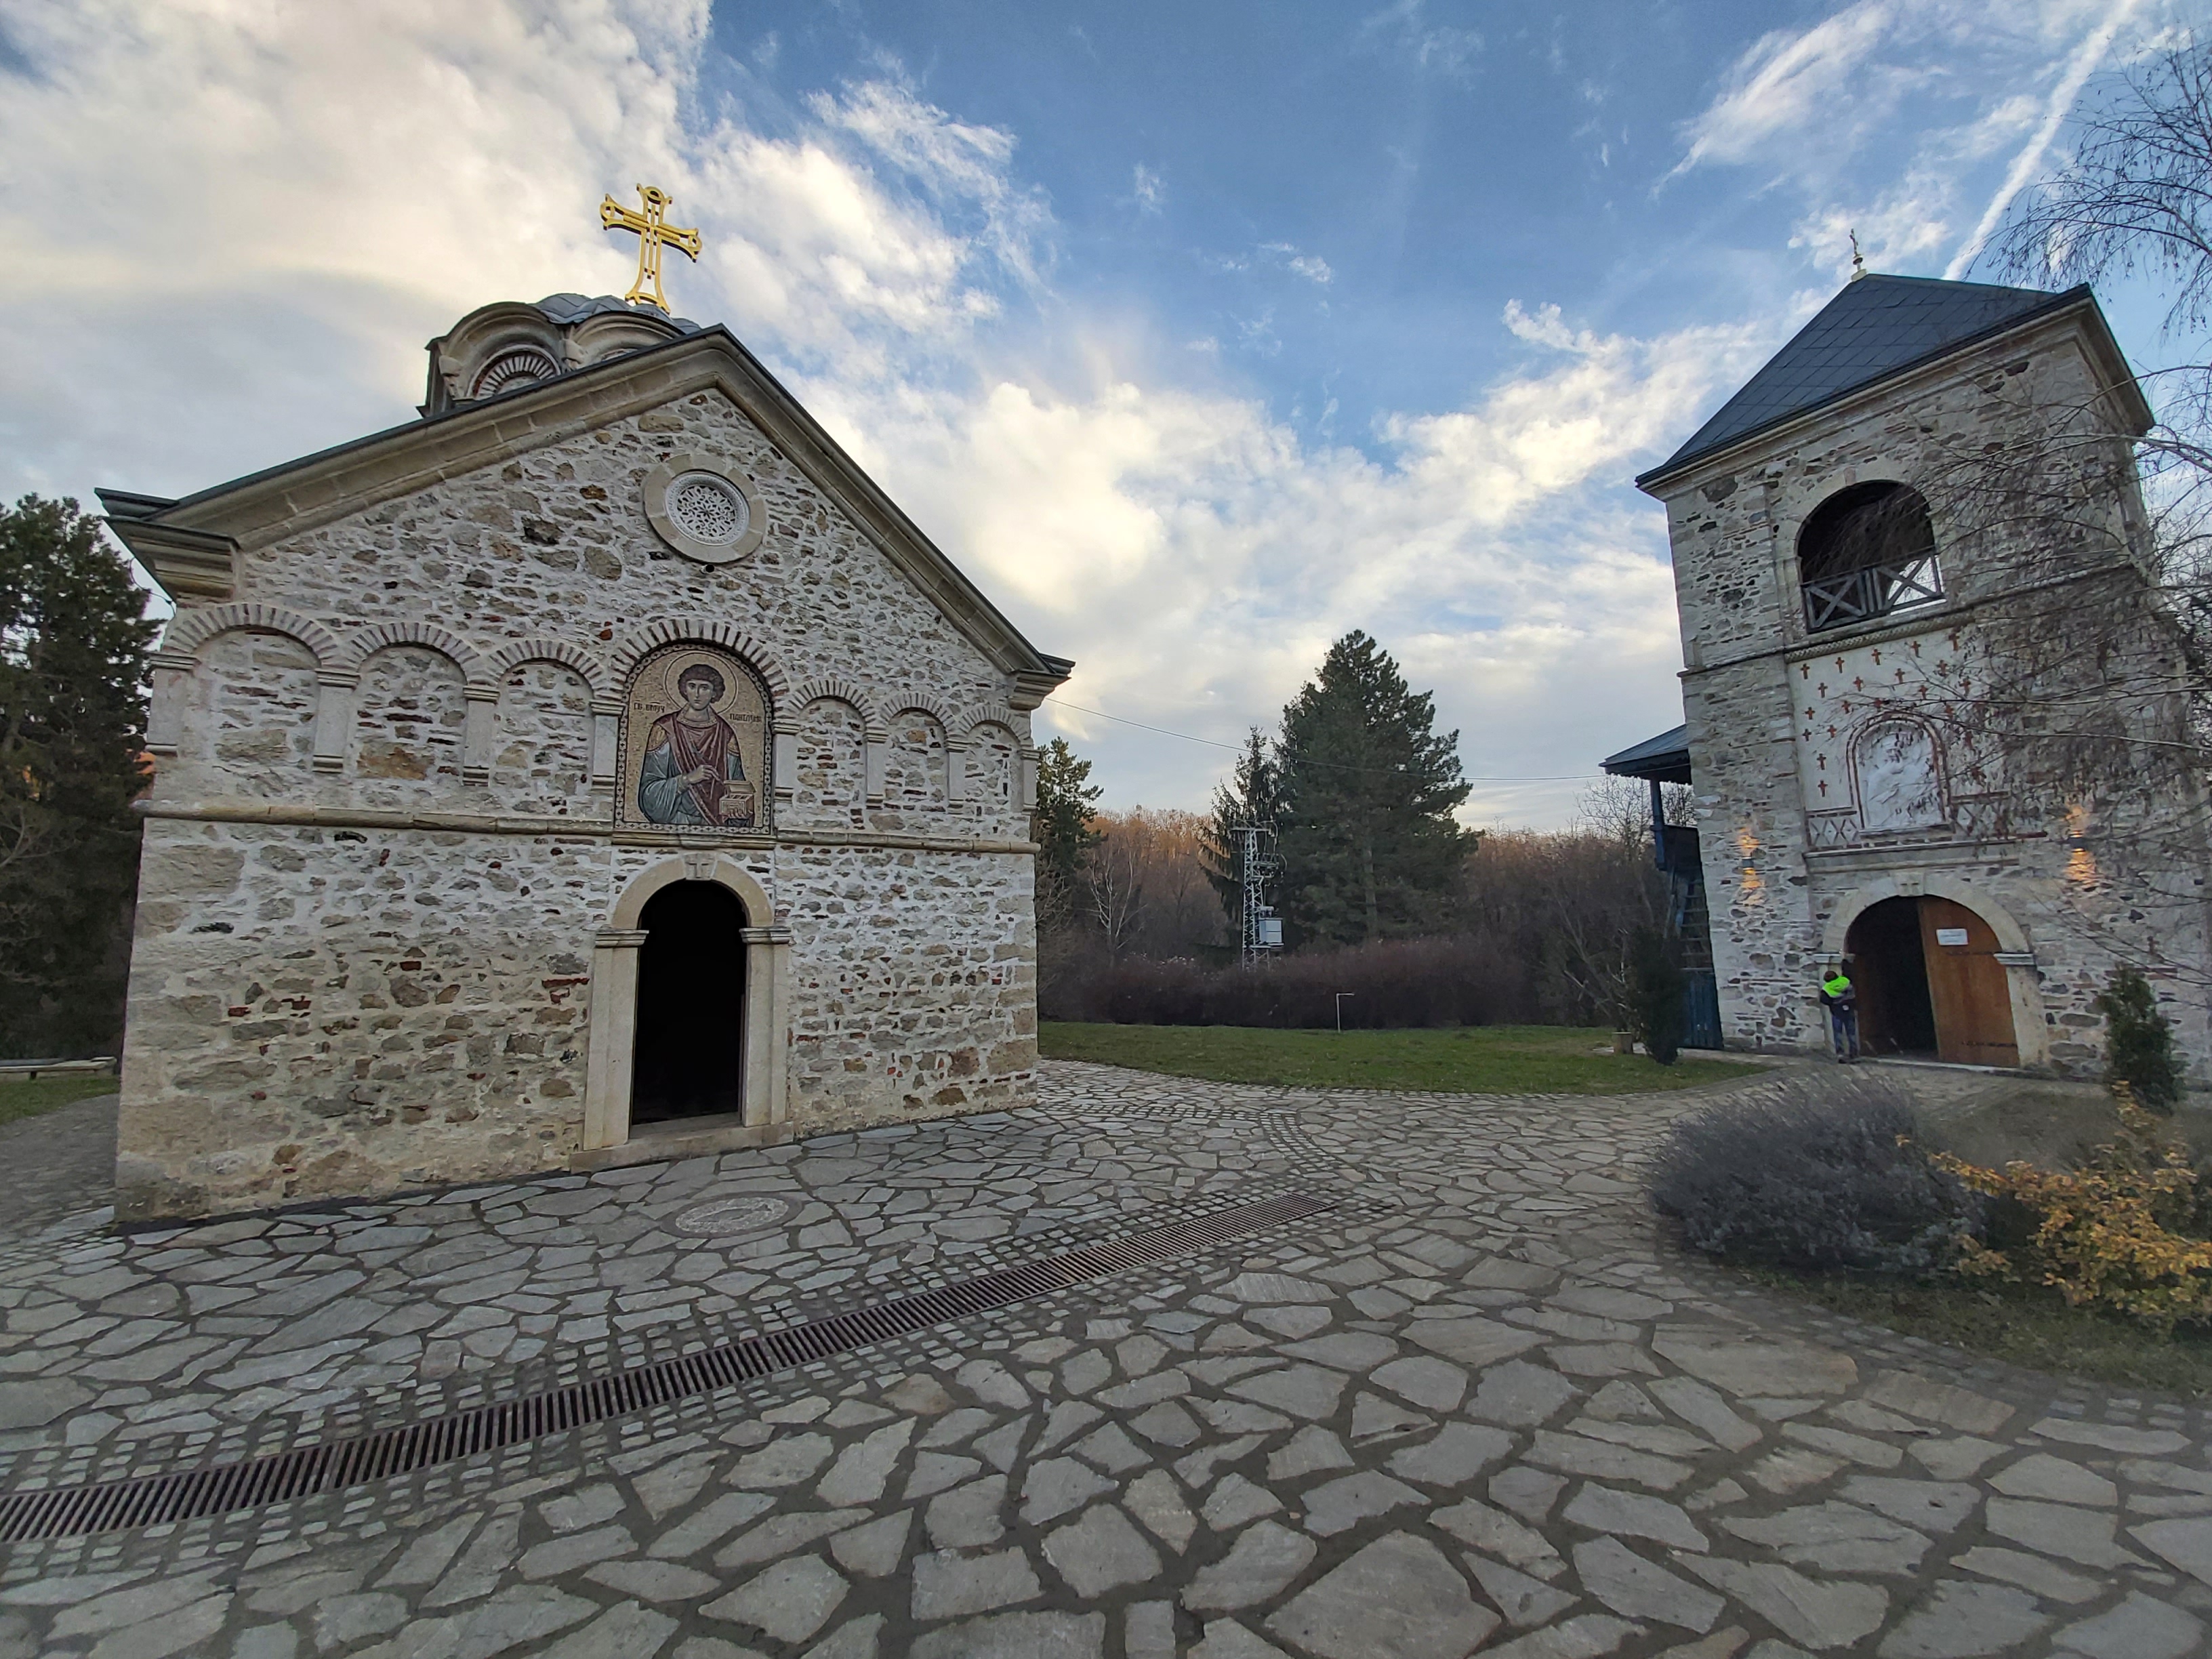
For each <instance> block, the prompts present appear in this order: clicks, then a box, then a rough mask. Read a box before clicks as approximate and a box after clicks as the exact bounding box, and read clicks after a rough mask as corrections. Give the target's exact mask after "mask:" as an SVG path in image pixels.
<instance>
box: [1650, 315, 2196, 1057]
mask: <svg viewBox="0 0 2212 1659" xmlns="http://www.w3.org/2000/svg"><path fill="white" fill-rule="evenodd" d="M2150 423H2151V414H2150V410H2149V409H2148V405H2147V404H2146V403H2145V401H2144V398H2143V395H2142V391H2141V390H2140V388H2139V387H2138V386H2137V385H2136V380H2135V378H2134V376H2133V374H2131V373H2130V370H2129V368H2128V366H2127V363H2126V361H2125V359H2124V357H2123V356H2122V355H2121V353H2120V350H2119V349H2118V345H2117V344H2116V343H2115V342H2114V340H2113V338H2112V332H2111V331H2110V329H2109V328H2108V327H2107V325H2106V322H2105V320H2104V318H2103V316H2102V314H2101V313H2100V311H2099V309H2098V307H2097V303H2096V301H2095V299H2094V297H2093V295H2091V294H2090V293H2089V291H2088V290H2087V289H2073V290H2070V291H2069V292H2066V293H2063V294H2050V293H2041V292H2036V291H2032V290H2027V289H2011V288H2000V287H1993V286H1989V285H1986V284H1981V283H1954V282H1942V281H1935V280H1931V279H1927V278H1919V277H1907V276H1877V275H1862V276H1859V277H1857V278H1855V279H1854V280H1853V281H1852V282H1851V283H1850V284H1849V285H1847V286H1846V287H1845V288H1844V290H1843V291H1842V292H1841V293H1840V294H1838V295H1837V296H1836V297H1835V298H1834V299H1833V300H1832V301H1830V302H1829V303H1828V304H1827V305H1826V307H1824V308H1823V309H1822V310H1821V311H1820V313H1819V314H1818V315H1816V316H1815V317H1814V319H1812V321H1811V322H1809V323H1808V324H1807V325H1805V327H1804V328H1803V329H1802V331H1800V332H1799V333H1798V334H1797V336H1796V337H1795V338H1794V339H1792V340H1791V341H1790V343H1788V344H1787V345H1786V346H1784V348H1783V349H1782V350H1781V351H1780V352H1779V353H1778V354H1777V355H1776V356H1775V357H1774V358H1773V360H1772V361H1771V362H1769V363H1768V364H1767V365H1766V366H1765V368H1762V369H1760V370H1759V373H1758V374H1756V375H1754V376H1753V378H1752V380H1750V381H1749V382H1748V383H1747V385H1746V386H1744V387H1743V388H1742V389H1741V391H1739V392H1737V393H1736V394H1735V396H1734V397H1732V398H1729V401H1728V402H1727V403H1726V404H1724V405H1723V407H1722V408H1721V409H1720V410H1718V411H1717V413H1716V414H1715V415H1714V416H1712V418H1711V419H1710V420H1709V421H1707V422H1705V425H1704V426H1703V427H1701V428H1699V430H1698V431H1697V433H1696V434H1694V435H1692V437H1691V438H1690V439H1689V441H1687V442H1686V443H1685V444H1684V445H1683V446H1682V447H1681V448H1680V450H1678V451H1677V452H1676V453H1674V455H1673V456H1671V457H1670V458H1669V459H1668V460H1667V461H1666V462H1665V463H1664V464H1663V465H1661V466H1658V467H1656V468H1655V469H1653V470H1652V471H1650V472H1648V473H1646V474H1644V476H1643V477H1640V478H1638V480H1637V483H1638V487H1639V488H1641V489H1644V491H1645V492H1646V493H1647V494H1650V495H1653V496H1655V497H1656V498H1657V499H1658V500H1660V501H1663V502H1664V503H1665V504H1666V507H1667V515H1668V537H1669V540H1670V543H1671V545H1672V549H1673V553H1674V578H1675V594H1676V602H1677V606H1678V609H1679V612H1680V623H1681V632H1682V648H1683V658H1684V662H1685V664H1686V667H1685V671H1684V673H1683V676H1682V687H1683V702H1684V709H1685V714H1686V721H1687V732H1686V739H1687V750H1688V757H1689V762H1690V771H1691V775H1692V782H1693V787H1694V789H1695V793H1696V797H1697V827H1698V829H1699V842H1700V845H1701V848H1702V854H1703V861H1704V877H1705V889H1706V891H1707V893H1708V894H1709V896H1710V903H1711V915H1712V922H1713V934H1714V939H1713V952H1714V958H1715V969H1716V974H1717V984H1718V993H1719V1001H1720V1008H1721V1016H1722V1023H1723V1027H1724V1029H1725V1033H1726V1036H1727V1040H1728V1042H1729V1044H1730V1045H1731V1046H1741V1047H1746V1048H1778V1049H1813V1050H1818V1049H1821V1048H1825V1046H1826V1036H1825V1030H1824V1027H1823V1024H1822V1021H1821V1018H1820V1009H1819V1006H1818V1004H1817V1000H1816V999H1815V995H1814V987H1815V981H1816V980H1817V978H1818V975H1819V972H1820V969H1821V967H1822V966H1823V965H1825V964H1826V963H1832V962H1833V961H1835V960H1836V959H1838V957H1842V956H1844V954H1846V953H1849V954H1850V956H1851V957H1853V958H1854V961H1855V964H1856V967H1857V975H1856V977H1857V979H1858V981H1859V982H1860V986H1861V994H1862V1021H1863V1025H1864V1027H1865V1030H1866V1035H1867V1037H1868V1042H1869V1048H1870V1049H1871V1050H1873V1051H1874V1052H1876V1053H1885V1054H1898V1055H1919V1056H1923V1057H1926V1058H1929V1059H1942V1060H1954V1061H1964V1062H1968V1063H1978V1064H1985V1065H1993V1066H2027V1067H2036V1068H2044V1067H2048V1068H2053V1069H2057V1070H2062V1071H2081V1070H2087V1069H2092V1068H2093V1067H2094V1066H2096V1065H2097V1064H2098V1062H2099V1060H2100V1053H2101V1043H2100V1027H2101V1024H2102V1022H2101V1020H2100V1018H2099V1016H2098V1015H2097V1014H2096V1013H2095V1012H2094V1011H2093V1008H2092V1007H2091V1006H2090V1004H2091V1000H2092V999H2093V997H2094V996H2095V995H2096V994H2097V993H2098V991H2099V990H2100V988H2101V987H2102V986H2103V984H2104V983H2105V981H2106V977H2107V975H2109V974H2110V972H2111V971H2112V969H2113V968H2114V967H2115V966H2116V965H2118V964H2119V963H2137V964H2140V965H2144V966H2146V967H2148V969H2149V971H2150V972H2151V974H2152V975H2153V978H2154V983H2155V984H2157V985H2158V986H2159V987H2160V995H2161V1000H2163V1001H2164V1002H2165V1004H2166V1012H2167V1013H2168V1016H2169V1018H2172V1019H2173V1021H2174V1022H2175V1024H2176V1026H2177V1029H2178V1033H2179V1036H2180V1039H2181V1041H2182V1042H2183V1043H2184V1045H2185V1047H2186V1048H2187V1049H2188V1051H2189V1053H2190V1054H2191V1056H2192V1063H2193V1066H2194V1068H2195V1069H2196V1070H2197V1071H2198V1072H2199V1073H2202V1072H2203V1070H2204V1067H2205V1065H2206V1062H2207V1060H2208V1059H2212V1037H2209V1036H2208V1030H2207V1022H2206V1017H2205V1008H2204V991H2203V984H2204V974H2205V969H2206V968H2207V966H2208V951H2207V933H2206V915H2205V908H2204V892H2203V875H2204V872H2205V869H2206V862H2205V857H2204V854H2205V851H2206V849H2205V848H2204V846H2203V836H2202V829H2201V826H2202V822H2203V820H2202V814H2201V811H2196V809H2195V807H2194V806H2193V805H2192V803H2193V802H2194V801H2195V800H2196V797H2195V796H2194V794H2193V793H2192V792H2193V791H2194V790H2195V789H2196V787H2197V785H2196V781H2194V780H2193V779H2190V778H2187V777H2185V776H2182V775H2178V774H2177V775H2172V776H2166V775H2164V773H2163V770H2162V769H2166V770H2170V769H2171V766H2170V763H2169V762H2168V761H2167V760H2164V759H2160V758H2159V757H2161V756H2169V755H2170V753H2171V752H2172V751H2170V750H2164V749H2161V748H2160V747H2159V745H2158V744H2157V741H2156V739H2157V734H2158V732H2160V730H2163V729H2166V728H2169V727H2170V728H2172V729H2173V731H2174V732H2175V734H2176V735H2177V736H2178V735H2179V726H2180V722H2181V720H2182V719H2183V714H2184V711H2183V708H2182V706H2181V703H2180V700H2179V697H2178V696H2174V695H2173V694H2172V686H2173V684H2174V680H2173V678H2172V673H2171V672H2170V671H2169V670H2170V669H2171V667H2172V663H2173V662H2174V660H2175V659H2177V658H2178V655H2179V653H2178V644H2179V641H2178V638H2177V636H2176V635H2175V634H2174V631H2173V629H2172V626H2171V623H2170V622H2169V621H2168V619H2167V618H2166V617H2164V616H2163V615H2162V614H2161V613H2160V611H2159V609H2158V606H2157V605H2156V602H2155V599H2154V592H2153V591H2152V586H2151V583H2150V581H2149V580H2148V574H2147V570H2146V567H2145V565H2144V563H2143V562H2142V560H2143V550H2144V542H2145V518H2144V513H2143V509H2142V501H2141V499H2140V493H2139V486H2138V484H2137V481H2136V475H2135V469H2134V465H2133V462H2132V460H2131V459H2130V443H2131V441H2132V440H2133V439H2135V438H2136V437H2137V436H2139V435H2142V433H2143V432H2144V431H2145V430H2147V429H2148V427H2149V425H2150ZM2060 454H2063V455H2064V456H2065V457H2067V465H2068V467H2069V468H2070V470H2064V469H2061V468H2059V467H2057V466H2054V465H2048V464H2047V463H2048V461H2049V458H2050V457H2051V456H2054V455H2060ZM2009 455H2018V456H2022V457H2027V458H2031V459H2033V461H2034V462H2035V465H2036V466H2038V467H2039V468H2040V469H2041V470H2040V471H2039V472H2038V473H2037V477H2039V478H2040V479H2047V478H2049V477H2057V476H2060V475H2061V473H2062V471H2063V477H2064V479H2065V480H2067V482H2066V483H2064V485H2063V495H2064V499H2063V501H2060V500H2055V499H2037V500H2034V501H2031V503H2030V505H2031V506H2032V507H2033V510H2021V511H2015V512H2013V513H2010V515H2009V517H2008V518H2006V517H2005V515H2002V514H2000V513H1996V512H1993V511H1987V510H1984V509H1985V508H1986V507H1987V503H1988V501H1989V500H1990V496H1991V490H1990V487H1989V483H1988V481H1989V480H1990V478H1992V477H1995V476H1996V474H1995V473H1994V472H1993V471H1991V470H1990V469H1991V467H1992V466H1993V465H1994V463H1993V462H1992V461H1991V460H1990V458H1992V457H2003V456H2009ZM2084 456H2089V457H2091V459H2093V460H2094V462H2095V464H2094V465H2088V464H2086V463H2085V462H2083V460H2082V457H2084ZM1969 475H1971V477H1969ZM1962 479H1967V480H1968V481H1967V482H1966V483H1962V482H1961V481H1962ZM1975 481H1978V483H1977V482H1975ZM2054 488H2055V487H2054ZM2023 499H2026V498H2023ZM2000 520H2003V521H2002V522H2001V521H2000ZM2031 595H2033V596H2037V597H2036V598H2035V599H2034V604H2035V605H2037V606H2039V607H2041V608H2040V609H2037V610H2035V611H2033V613H2032V614H2033V615H2034V616H2037V617H2042V618H2045V619H2051V620H2054V621H2056V622H2057V623H2060V624H2061V625H2062V627H2063V628H2069V629H2076V630H2078V631H2079V632H2080V633H2081V635H2082V641H2081V644H2082V650H2081V653H2079V654H2080V657H2081V660H2082V661H2089V660H2094V661H2097V662H2100V663H2109V662H2112V661H2125V662H2132V663H2135V664H2136V665H2139V666H2140V667H2141V668H2142V675H2140V676H2139V677H2138V678H2136V680H2135V681H2134V682H2132V683H2131V689H2121V688H2118V687H2117V686H2116V685H2115V684H2114V682H2112V680H2111V679H2110V678H2106V679H2104V680H2100V681H2097V682H2095V683H2093V684H2092V683H2090V682H2088V681H2087V680H2084V679H2083V678H2082V677H2081V673H2080V672H2077V671H2075V670H2074V669H2072V668H2069V665H2067V664H2065V663H2063V662H2060V661H2058V660H2057V658H2056V656H2055V654H2054V656H2053V659H2052V661H2051V665H2050V668H2049V672H2048V675H2047V676H2046V677H2045V678H2043V679H2041V680H2038V679H2037V678H2036V676H2037V675H2038V674H2040V673H2043V672H2044V671H2043V670H2042V669H2040V668H2039V667H2037V666H2036V665H2035V664H2036V661H2037V658H2038V650H2039V647H2038V645H2037V643H2036V641H2034V640H2032V639H2029V638H2028V637H2027V633H2026V631H2025V629H2026V626H2027V625H2026V624H2025V623H2023V620H2022V618H2023V617H2025V616H2027V615H2029V614H2031V613H2030V611H2027V609H2024V606H2025V605H2027V599H2028V597H2029V596H2031ZM2161 665H2163V666H2161ZM2077 666H2078V665H2077ZM2069 675H2070V676H2071V677H2070V678H2069ZM2144 688H2150V689H2148V690H2145V689H2144ZM2060 696H2063V697H2065V698H2067V699H2069V700H2072V701H2073V702H2075V704H2076V705H2078V707H2079V708H2081V710H2083V711H2085V712H2084V714H2083V718H2084V719H2104V720H2111V721H2112V722H2113V723H2114V725H2113V729H2115V730H2119V731H2125V732H2128V733H2129V734H2130V738H2131V740H2143V741H2145V742H2146V744H2147V747H2146V749H2145V751H2144V752H2145V754H2146V755H2147V756H2148V757H2150V758H2149V759H2148V760H2147V761H2146V762H2145V766H2146V767H2147V770H2145V771H2144V772H2143V773H2142V775H2140V776H2139V777H2138V778H2137V779H2136V781H2134V782H2133V783H2132V784H2130V785H2126V786H2124V787H2119V788H2117V789H2109V790H2106V791H2103V792H2100V794H2099V797H2098V799H2094V800H2089V799H2081V798H2077V799H2059V798H2057V795H2055V794H2054V792H2053V791H2052V790H2051V789H2050V788H2047V787H2043V785H2044V783H2045V781H2046V780H2045V779H2044V778H2043V776H2042V769H2041V766H2040V763H2039V760H2038V756H2039V754H2040V753H2041V752H2043V751H2042V750H2040V749H2039V747H2038V744H2039V743H2041V742H2042V741H2043V740H2044V734H2045V733H2046V732H2047V730H2048V727H2047V725H2046V724H2045V722H2043V720H2041V718H2040V717H2039V715H2038V714H2035V713H2034V712H2033V710H2034V708H2037V707H2038V706H2039V705H2042V704H2047V703H2050V702H2051V701H2052V699H2054V698H2057V697H2060ZM2175 803H2179V806H2180V808H2181V809H2182V810H2181V811H2179V812H2178V813H2175V812H2171V811H2168V812H2167V814H2166V816H2167V817H2168V819H2170V820H2171V821H2172V822H2173V823H2177V824H2179V825H2181V826H2183V827H2182V828H2180V829H2177V830H2176V831H2175V832H2174V833H2175V834H2176V835H2178V836H2179V841H2171V839H2170V840H2169V843H2167V844H2166V847H2165V850H2162V851H2160V852H2159V853H2157V854H2155V855H2151V856H2146V857H2144V858H2139V859H2137V860H2135V862H2134V863H2132V864H2127V861H2126V860H2118V861H2115V860H2114V859H2113V858H2112V857H2110V856H2106V857H2104V858H2103V859H2102V860H2101V861H2100V854H2098V852H2097V851H2096V847H2097V845H2098V843H2095V842H2093V838H2088V837H2085V835H2084V820H2085V819H2086V818H2087V817H2088V816H2089V815H2091V814H2094V815H2096V821H2097V823H2100V824H2115V823H2142V822H2148V820H2149V819H2150V818H2151V817H2155V816H2156V815H2157V814H2159V813H2160V811H2166V808H2168V807H2171V806H2172V805H2174V804H2175ZM2192 824H2193V825H2195V826H2196V828H2195V829H2190V828H2188V827H2187V826H2189V825H2192ZM2112 844H2115V845H2116V844H2117V843H2116V842H2115V843H2112ZM2123 864H2127V867H2125V868H2123V867H2121V866H2122V865H2123Z"/></svg>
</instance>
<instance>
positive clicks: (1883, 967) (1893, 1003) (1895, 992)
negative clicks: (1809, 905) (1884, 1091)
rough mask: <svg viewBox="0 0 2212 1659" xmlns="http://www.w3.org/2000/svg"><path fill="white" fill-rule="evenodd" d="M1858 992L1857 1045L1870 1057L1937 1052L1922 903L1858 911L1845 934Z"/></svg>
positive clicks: (1893, 902) (1896, 901) (1888, 902)
mask: <svg viewBox="0 0 2212 1659" xmlns="http://www.w3.org/2000/svg"><path fill="white" fill-rule="evenodd" d="M1844 951H1845V952H1846V953H1847V954H1848V955H1849V956H1850V958H1851V982H1852V984H1853V985H1855V986H1856V987H1857V988H1858V994H1859V1046H1860V1048H1863V1049H1864V1050H1865V1052H1867V1053H1868V1054H1917V1055H1921V1056H1923V1057H1926V1058H1929V1059H1933V1058H1934V1057H1935V1055H1936V1006H1935V1004H1934V1003H1933V1002H1932V1001H1930V1000H1929V995H1928V961H1927V957H1926V955H1925V954H1924V952H1923V949H1922V945H1921V942H1920V901H1919V900H1918V899H1917V898H1893V899H1884V900H1882V902H1881V903H1879V904H1870V905H1869V906H1868V907H1867V908H1865V909H1864V910H1863V911H1861V912H1860V913H1859V917H1858V920H1857V921H1854V922H1852V923H1851V929H1850V933H1848V934H1847V935H1846V936H1845V938H1844Z"/></svg>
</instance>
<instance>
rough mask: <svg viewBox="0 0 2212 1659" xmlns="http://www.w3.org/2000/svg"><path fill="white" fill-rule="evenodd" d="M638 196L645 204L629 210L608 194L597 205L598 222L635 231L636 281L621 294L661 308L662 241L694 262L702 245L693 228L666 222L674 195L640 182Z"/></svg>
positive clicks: (665, 305)
mask: <svg viewBox="0 0 2212 1659" xmlns="http://www.w3.org/2000/svg"><path fill="white" fill-rule="evenodd" d="M637 194H638V199H639V200H641V201H642V202H643V203H644V204H645V211H644V212H642V213H635V212H632V211H631V210H629V208H626V207H624V206H623V204H621V203H620V202H617V200H615V198H614V197H611V196H610V197H606V199H605V200H604V201H602V202H601V203H600V204H599V223H600V225H601V227H602V228H605V229H607V230H634V231H635V232H636V233H637V280H636V281H635V282H634V283H631V284H630V285H629V293H627V294H625V295H623V301H624V302H625V303H627V304H629V305H635V304H636V303H637V302H638V301H641V300H642V301H645V303H646V304H647V305H649V306H654V307H659V309H660V310H662V311H665V310H667V309H668V296H667V295H665V294H663V293H662V292H661V291H660V250H661V247H662V246H663V245H664V244H665V246H669V247H672V248H674V249H675V250H676V251H677V252H678V253H681V254H684V256H685V257H686V258H690V259H691V260H693V261H694V262H695V263H696V261H697V259H698V258H699V249H700V247H701V246H702V243H701V242H700V240H699V233H698V232H697V231H696V230H684V229H681V228H678V227H677V226H675V225H671V224H670V223H668V222H667V214H668V208H669V204H671V203H672V202H673V201H674V200H675V199H676V198H675V197H672V196H671V195H670V194H669V193H668V192H667V191H665V190H663V189H661V188H660V186H659V185H639V186H638V187H637Z"/></svg>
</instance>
